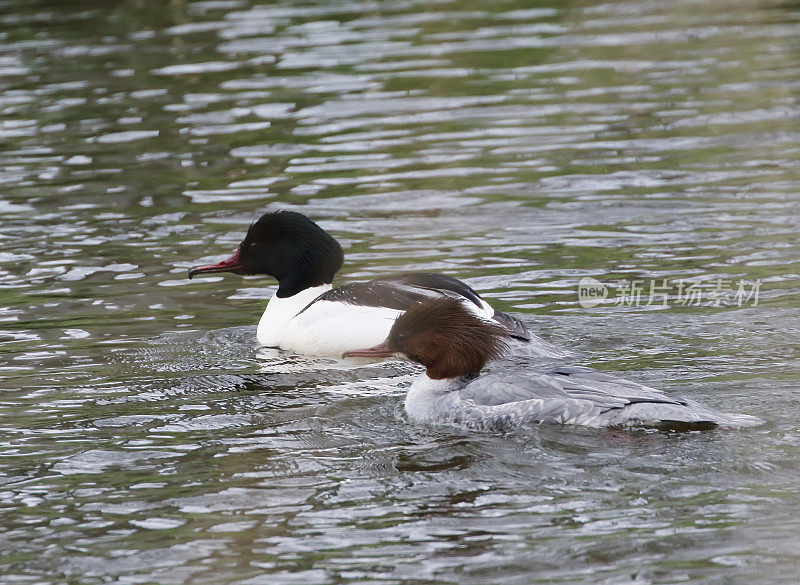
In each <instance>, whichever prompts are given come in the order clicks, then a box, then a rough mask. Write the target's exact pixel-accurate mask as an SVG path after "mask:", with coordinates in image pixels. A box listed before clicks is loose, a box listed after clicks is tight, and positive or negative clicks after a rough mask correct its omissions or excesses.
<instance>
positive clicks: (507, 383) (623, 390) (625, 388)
mask: <svg viewBox="0 0 800 585" xmlns="http://www.w3.org/2000/svg"><path fill="white" fill-rule="evenodd" d="M498 366H499V367H498ZM502 368H503V363H502V362H500V363H499V364H498V365H496V366H495V369H502ZM461 395H462V397H463V398H465V399H469V400H473V401H474V402H475V404H478V405H484V406H498V405H501V404H508V403H510V402H521V401H524V400H533V399H552V398H555V399H562V400H570V399H574V400H586V401H589V402H591V403H592V404H593V405H594V406H596V407H600V408H602V409H609V408H622V407H624V406H626V405H628V404H633V403H636V402H660V403H668V404H685V402H683V401H681V400H677V399H674V398H671V397H669V396H667V395H666V394H664V393H663V392H661V391H659V390H656V389H655V388H650V387H648V386H643V385H642V384H637V383H636V382H632V381H630V380H625V379H624V378H619V377H617V376H614V375H613V374H607V373H605V372H599V371H597V370H592V369H591V368H582V367H578V366H561V365H555V366H549V367H540V368H526V369H525V370H523V371H519V372H508V371H506V372H503V371H497V372H495V373H489V374H487V375H484V376H481V377H479V378H477V379H476V380H474V381H472V382H470V383H469V384H467V386H466V387H465V388H464V389H463V390H462V391H461Z"/></svg>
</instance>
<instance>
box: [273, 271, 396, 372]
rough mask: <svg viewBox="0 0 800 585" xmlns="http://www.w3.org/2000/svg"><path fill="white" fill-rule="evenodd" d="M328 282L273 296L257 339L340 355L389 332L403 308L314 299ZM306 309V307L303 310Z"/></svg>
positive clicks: (369, 344) (376, 341) (309, 352)
mask: <svg viewBox="0 0 800 585" xmlns="http://www.w3.org/2000/svg"><path fill="white" fill-rule="evenodd" d="M330 288H331V286H330V285H324V286H318V287H314V288H310V289H306V290H304V291H302V292H300V293H298V294H296V295H294V296H293V297H286V298H281V297H278V296H273V297H272V299H270V301H269V303H268V304H267V308H266V310H265V311H264V314H263V315H262V316H261V320H260V321H259V323H258V332H257V337H258V342H259V343H260V344H261V345H266V346H269V347H280V348H281V349H286V350H289V351H295V352H297V353H302V354H307V355H329V356H337V357H338V356H341V355H342V354H343V353H344V352H346V351H349V350H355V349H363V348H366V347H372V346H373V345H377V344H379V343H381V342H383V341H384V340H385V339H386V337H387V336H388V335H389V330H390V329H391V328H392V325H393V324H394V320H395V319H396V318H397V316H398V315H400V313H402V311H398V310H395V309H389V308H386V307H367V306H364V305H352V304H347V303H341V302H332V301H317V302H315V303H313V304H311V305H310V306H309V303H311V302H312V301H313V300H314V299H316V298H317V297H318V296H319V295H321V294H322V293H324V292H325V291H327V290H330ZM304 309H305V310H304Z"/></svg>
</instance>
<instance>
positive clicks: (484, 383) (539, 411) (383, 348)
mask: <svg viewBox="0 0 800 585" xmlns="http://www.w3.org/2000/svg"><path fill="white" fill-rule="evenodd" d="M507 341H508V334H507V333H506V332H505V331H504V330H503V328H502V327H499V326H498V325H496V324H494V323H492V322H490V321H486V320H483V319H481V318H479V317H478V316H476V315H475V314H474V313H471V312H469V311H466V310H465V309H464V306H463V305H462V304H461V303H458V302H456V301H454V300H452V299H449V298H442V299H434V300H431V301H426V302H425V303H420V304H418V305H416V306H414V307H411V308H410V309H409V310H408V311H406V312H405V313H403V314H402V315H401V316H400V317H398V318H397V321H395V323H394V325H393V326H392V329H391V331H390V333H389V335H388V337H387V339H386V340H385V341H384V342H383V343H382V344H380V345H377V346H375V347H371V348H369V349H363V350H357V351H349V352H347V353H346V354H345V355H347V356H389V355H392V354H394V353H401V354H404V355H405V356H407V357H408V358H409V359H411V360H413V361H415V362H418V363H420V364H422V365H423V366H425V368H426V371H425V373H424V374H422V375H421V376H420V377H419V378H417V379H416V380H415V381H414V382H413V383H412V385H411V387H410V388H409V391H408V395H407V396H406V401H405V409H406V412H407V413H408V415H409V417H410V418H411V419H412V420H414V421H419V422H430V423H456V424H461V425H465V426H468V427H472V428H480V429H488V430H503V429H507V428H510V427H514V426H517V425H521V424H525V423H545V422H546V423H563V424H577V425H584V426H589V427H608V426H618V425H619V426H655V427H662V428H675V429H693V428H694V429H703V428H712V427H716V426H725V427H746V426H754V425H758V424H761V423H763V421H762V420H761V419H758V418H756V417H753V416H748V415H744V414H728V413H724V412H719V411H716V410H713V409H711V408H708V407H705V406H703V405H701V404H698V403H697V402H694V401H691V400H684V399H680V398H671V397H669V396H667V395H666V394H664V393H663V392H661V391H659V390H656V389H654V388H649V387H647V386H643V385H641V384H637V383H636V382H631V381H630V380H625V379H622V378H618V377H616V376H614V375H612V374H607V373H604V372H598V371H596V370H592V369H590V368H585V367H576V366H561V365H559V366H552V365H551V366H549V367H542V366H541V365H540V366H537V367H532V366H531V365H530V364H529V363H528V364H526V363H520V361H519V360H517V361H516V362H515V361H514V360H504V361H502V362H500V364H499V366H500V367H498V368H497V370H496V371H494V372H490V373H486V374H483V375H479V374H480V371H481V370H482V369H483V367H484V366H485V365H486V362H487V361H489V360H494V359H498V358H502V357H503V356H504V355H507V347H506V346H507Z"/></svg>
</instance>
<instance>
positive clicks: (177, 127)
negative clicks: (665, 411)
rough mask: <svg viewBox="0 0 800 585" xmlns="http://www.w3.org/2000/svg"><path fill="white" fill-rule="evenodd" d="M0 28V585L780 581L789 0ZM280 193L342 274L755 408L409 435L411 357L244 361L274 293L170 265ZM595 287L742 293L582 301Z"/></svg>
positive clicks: (83, 15) (789, 179)
mask: <svg viewBox="0 0 800 585" xmlns="http://www.w3.org/2000/svg"><path fill="white" fill-rule="evenodd" d="M0 23H2V26H0V110H1V111H2V117H0V141H1V142H2V145H3V147H2V150H1V151H0V245H1V246H2V247H0V284H1V287H0V321H2V326H1V328H0V387H2V392H0V429H1V431H2V432H1V433H0V444H1V445H2V446H1V447H0V506H2V518H3V519H2V522H0V550H1V551H2V552H3V554H2V556H0V573H1V574H2V575H3V582H4V583H47V584H50V583H52V584H61V583H70V584H99V583H160V584H162V583H163V584H166V583H176V584H178V583H186V584H190V583H219V584H229V583H230V584H233V583H237V584H242V585H244V584H247V585H255V584H270V585H273V584H284V583H285V584H295V583H297V584H303V585H313V584H320V585H321V584H338V583H356V582H357V583H408V584H411V583H413V584H436V585H439V584H450V583H458V584H476V585H477V584H481V585H483V584H486V583H499V582H503V583H509V584H520V585H523V584H524V585H528V584H531V583H587V584H597V583H604V584H613V585H617V584H627V583H636V584H637V585H639V584H648V583H670V584H671V583H702V584H709V585H710V584H722V583H725V584H740V583H741V584H755V583H763V584H770V585H774V584H781V583H786V584H794V583H796V582H797V580H798V577H799V576H800V554H798V536H797V534H798V532H800V514H798V512H797V510H798V506H799V505H800V496H798V493H800V479H798V478H799V477H800V463H798V461H799V459H798V456H800V440H799V439H798V436H800V435H798V431H799V430H800V428H799V427H798V422H797V421H798V419H799V418H800V399H798V393H797V392H798V389H800V383H798V379H800V361H799V360H798V351H797V347H798V333H799V332H800V318H798V316H797V305H798V300H799V299H800V295H799V294H798V292H799V291H798V285H797V278H798V273H800V243H799V242H798V235H797V234H798V223H800V203H799V202H798V195H797V194H798V188H799V187H800V174H798V170H797V160H798V155H800V134H799V133H798V131H799V130H800V126H799V125H798V102H797V90H798V72H799V71H800V60H798V53H797V38H798V33H800V26H799V24H800V12H798V8H797V5H796V4H793V3H782V2H757V1H753V2H749V1H748V2H725V1H719V0H709V1H705V2H699V1H679V2H669V3H657V2H644V1H642V2H635V1H618V2H606V3H596V2H583V1H578V2H567V3H552V4H546V3H540V2H521V1H505V0H503V1H499V2H494V1H493V2H489V1H485V2H484V1H469V2H449V1H430V0H427V1H425V2H420V1H414V0H409V1H404V2H384V1H381V2H375V1H370V2H366V1H365V2H359V1H351V0H343V1H339V2H317V3H302V2H286V3H280V4H277V3H269V2H264V3H260V4H259V3H257V2H251V1H250V0H222V1H196V2H184V1H173V2H169V3H145V2H139V1H134V0H129V1H122V2H115V3H108V2H98V1H88V2H80V3H62V2H52V1H50V2H48V1H43V0H39V1H29V2H21V1H19V0H7V1H5V2H3V3H2V4H0ZM278 207H281V208H290V209H296V210H299V211H301V212H303V213H306V214H308V215H309V216H311V217H312V218H314V219H315V220H316V221H318V222H319V223H320V224H321V225H322V226H323V227H324V228H325V229H327V230H329V231H330V232H331V233H332V234H334V235H335V236H336V237H337V238H338V239H339V240H340V241H341V243H342V245H343V246H344V248H345V252H346V255H347V260H346V264H345V267H344V269H343V271H342V273H341V275H340V281H341V282H344V281H347V280H363V279H368V278H370V277H373V276H377V275H384V274H387V273H392V272H402V271H412V270H435V271H441V272H445V273H447V274H451V275H454V276H456V277H459V278H463V279H464V280H466V281H467V282H468V283H470V284H471V285H472V286H474V287H475V288H476V289H477V290H479V291H480V292H481V293H482V294H483V295H484V296H485V297H486V298H487V299H489V300H491V302H492V303H493V304H494V305H495V306H496V307H498V308H501V309H502V310H506V311H510V312H512V313H514V314H516V315H519V316H520V317H521V318H523V319H524V320H525V321H526V323H528V325H529V326H530V327H531V328H532V329H533V330H534V331H536V332H538V333H539V334H541V335H542V336H544V337H546V338H548V339H550V340H551V341H554V342H556V343H558V344H561V345H564V346H568V347H572V348H575V349H578V350H580V351H582V352H583V353H584V355H585V358H584V360H583V363H585V364H589V365H593V366H595V367H599V368H602V369H607V370H611V371H619V372H625V373H626V375H628V376H629V377H631V378H633V379H636V380H638V381H642V382H645V383H649V384H651V385H654V386H657V387H659V388H664V389H666V390H668V391H670V392H674V393H676V394H681V395H684V396H688V397H691V398H694V399H698V400H702V401H703V402H705V403H708V404H710V405H713V406H715V407H719V408H723V409H727V410H733V411H740V412H747V413H749V414H753V415H756V416H760V417H762V418H764V419H766V420H767V421H768V422H767V424H766V425H765V426H764V427H762V428H759V429H756V430H752V431H747V432H706V433H688V434H686V433H685V434H652V433H617V432H615V433H602V432H598V431H594V430H587V429H572V428H569V429H563V428H552V427H540V428H532V429H523V430H520V431H517V432H514V433H510V434H507V435H498V434H487V433H476V432H471V431H465V430H459V429H457V428H442V427H430V426H420V425H413V424H410V423H409V422H408V420H407V419H406V417H405V416H404V414H403V411H402V396H403V392H404V390H403V388H404V386H406V385H407V384H408V383H409V381H410V380H411V379H412V378H413V375H414V374H415V372H416V369H415V368H414V367H413V366H411V365H408V364H402V363H385V364H378V365H372V366H359V365H356V364H353V363H346V362H342V361H338V360H327V359H309V358H303V357H299V356H293V355H291V354H286V353H283V352H278V351H275V350H267V349H260V348H258V347H257V346H256V344H255V341H254V334H255V327H254V324H255V322H256V320H257V318H258V316H259V315H260V313H261V311H262V310H263V306H264V303H265V299H266V298H267V297H268V296H269V295H271V294H272V292H273V291H274V289H275V283H274V282H272V281H270V280H268V279H262V278H241V277H237V276H233V275H227V276H209V277H205V278H198V279H195V280H192V281H191V282H190V281H189V280H187V278H186V271H187V268H188V267H189V266H192V265H194V264H198V263H207V262H211V261H215V260H218V259H221V258H222V257H224V256H225V255H226V254H228V253H230V252H231V251H232V250H233V248H234V247H235V246H236V244H237V243H238V242H239V240H240V238H241V236H242V234H243V232H244V231H245V230H246V228H247V226H248V225H249V224H250V222H251V221H252V220H253V219H254V218H255V217H257V216H258V215H259V214H260V213H262V212H263V211H264V210H266V209H270V208H278ZM589 276H590V277H593V278H596V279H598V280H600V281H601V282H605V283H618V282H620V281H640V282H642V283H645V285H644V286H647V283H649V282H651V281H657V282H663V280H664V279H667V280H668V281H669V282H670V283H675V282H678V281H685V282H689V283H695V284H696V283H701V284H703V285H704V286H707V287H711V288H707V289H706V292H709V291H710V290H712V289H713V286H714V283H715V282H717V281H718V280H719V281H724V282H725V283H726V286H730V287H732V288H735V286H736V283H737V282H739V281H747V282H750V283H752V282H756V281H760V290H759V299H758V303H755V302H754V299H751V300H750V301H749V302H745V303H741V306H739V304H737V303H732V302H726V303H723V304H721V305H720V306H715V304H714V303H706V302H704V303H703V304H701V305H699V306H698V305H694V304H691V303H688V304H687V303H683V304H682V303H680V302H679V300H678V299H676V298H675V297H674V296H673V297H670V298H669V299H668V301H669V302H668V303H667V305H668V306H666V307H664V306H660V305H661V304H660V303H651V304H650V305H649V306H648V305H647V304H646V303H640V304H639V305H638V306H636V305H635V304H634V305H633V306H629V304H624V303H623V304H618V303H615V302H608V303H605V304H601V305H599V306H595V307H591V308H586V307H583V306H581V304H580V303H579V302H578V300H579V299H578V294H577V289H578V282H579V280H580V279H581V278H584V277H589ZM617 292H619V290H616V291H612V293H614V294H616V293H617ZM673 292H674V291H673ZM612 296H613V294H612Z"/></svg>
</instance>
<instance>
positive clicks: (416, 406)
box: [405, 374, 466, 420]
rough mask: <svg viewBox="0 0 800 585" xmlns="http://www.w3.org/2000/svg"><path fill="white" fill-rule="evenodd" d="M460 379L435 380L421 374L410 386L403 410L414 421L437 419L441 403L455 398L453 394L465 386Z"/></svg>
mask: <svg viewBox="0 0 800 585" xmlns="http://www.w3.org/2000/svg"><path fill="white" fill-rule="evenodd" d="M465 384H466V382H465V381H464V379H462V378H442V379H440V380H435V379H433V378H430V377H428V375H427V374H422V375H421V376H419V377H418V378H417V379H416V380H414V382H413V383H412V384H411V387H410V388H409V389H408V394H407V395H406V402H405V408H406V412H407V413H408V416H409V417H411V418H412V419H414V420H430V419H434V418H437V416H438V414H439V410H440V409H441V407H442V406H443V402H447V401H449V400H451V399H453V398H457V395H455V394H454V393H455V392H456V391H458V390H460V389H461V388H463V387H464V386H465Z"/></svg>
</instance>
